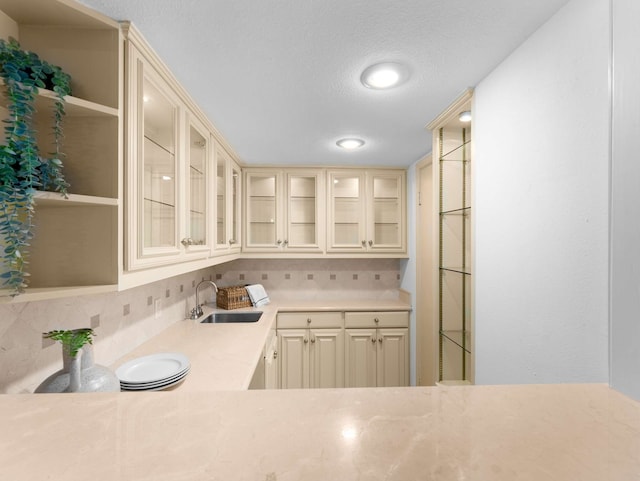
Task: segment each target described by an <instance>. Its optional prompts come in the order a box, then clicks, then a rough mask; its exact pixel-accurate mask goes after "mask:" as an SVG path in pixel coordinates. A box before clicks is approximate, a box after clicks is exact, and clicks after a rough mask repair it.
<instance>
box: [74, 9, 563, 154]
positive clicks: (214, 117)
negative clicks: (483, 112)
mask: <svg viewBox="0 0 640 481" xmlns="http://www.w3.org/2000/svg"><path fill="white" fill-rule="evenodd" d="M82 3H84V4H86V5H88V6H90V7H93V8H95V9H96V10H98V11H101V12H103V13H105V14H106V15H108V16H110V17H112V18H114V19H116V20H131V21H132V22H133V23H134V24H135V25H136V26H137V27H138V29H139V30H140V31H141V32H142V33H143V35H144V36H145V37H146V38H147V40H148V41H149V43H150V44H151V45H152V46H153V48H154V49H155V50H156V51H157V52H158V54H159V55H160V56H161V57H162V58H163V59H164V61H165V62H166V64H167V65H168V66H169V68H170V69H171V70H172V71H173V72H174V74H175V75H176V77H177V78H178V80H179V81H180V82H181V83H182V84H183V85H184V86H185V87H186V89H187V90H188V91H189V92H190V94H191V95H192V96H193V98H194V99H195V100H196V102H198V104H199V105H200V106H201V107H202V108H203V110H204V112H205V113H206V114H207V116H208V117H209V118H210V120H211V121H212V122H213V123H214V124H215V125H216V127H217V128H218V130H220V132H221V133H222V134H223V135H224V136H225V138H226V139H227V140H228V141H229V143H230V144H231V145H232V146H233V148H234V149H235V150H236V152H237V153H238V154H239V155H240V157H241V159H242V161H243V162H244V163H246V164H251V165H253V164H298V165H304V164H308V165H379V166H407V165H409V164H411V163H413V162H415V161H416V160H418V159H420V158H421V157H422V156H423V155H424V154H426V153H428V152H429V151H430V149H431V138H430V135H429V134H428V133H427V131H426V130H425V129H424V127H425V125H426V124H427V123H428V122H429V121H431V120H432V119H433V118H434V117H436V116H437V115H438V114H439V113H440V112H441V111H442V110H443V109H444V108H445V107H447V106H448V105H449V103H451V102H452V101H453V100H454V99H455V98H456V97H457V96H458V95H459V94H460V93H461V92H462V91H463V90H464V89H465V88H467V87H472V86H474V85H476V84H477V83H478V82H479V81H480V80H481V79H482V78H483V77H484V76H486V75H487V74H488V73H489V72H490V71H491V70H492V69H493V68H494V67H495V66H496V65H498V64H499V63H500V62H501V61H502V60H503V59H504V58H505V57H506V56H507V55H508V54H509V53H510V52H511V51H513V50H514V49H515V48H516V47H518V45H520V44H521V43H522V42H523V41H524V40H525V39H526V38H527V37H528V36H529V35H531V33H533V32H534V31H535V30H536V29H537V28H538V27H539V26H540V25H542V24H543V23H544V22H545V21H546V20H547V19H548V18H549V17H551V16H552V15H553V14H554V13H555V12H556V11H557V10H558V9H559V8H560V7H561V6H562V5H564V4H566V3H567V0H394V1H392V0H82ZM382 61H397V62H402V63H405V64H406V65H407V66H408V68H409V69H410V72H411V77H410V79H409V81H408V82H406V83H405V84H403V85H401V86H399V87H397V88H395V89H392V90H387V91H376V90H371V89H367V88H365V87H363V86H362V85H361V84H360V74H361V73H362V70H364V68H365V67H367V66H368V65H370V64H373V63H378V62H382ZM344 136H357V137H360V138H363V139H364V140H365V141H366V145H365V147H363V148H361V149H359V150H357V151H350V152H347V151H343V150H341V149H339V148H338V147H337V146H336V145H335V141H336V140H337V139H339V138H341V137H344Z"/></svg>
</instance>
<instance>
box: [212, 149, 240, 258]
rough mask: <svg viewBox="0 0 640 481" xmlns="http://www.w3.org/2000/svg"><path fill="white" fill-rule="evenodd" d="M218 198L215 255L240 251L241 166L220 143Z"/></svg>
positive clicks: (217, 175)
mask: <svg viewBox="0 0 640 481" xmlns="http://www.w3.org/2000/svg"><path fill="white" fill-rule="evenodd" d="M215 164H216V167H215V172H216V179H215V187H216V200H215V211H216V213H215V224H216V225H215V237H216V241H215V249H214V251H213V254H214V255H225V254H230V253H234V252H239V251H240V216H241V214H242V212H241V210H240V205H241V204H240V193H241V188H240V182H241V180H242V173H241V171H240V167H239V166H238V165H237V164H236V163H235V162H234V161H233V160H232V159H231V157H230V156H229V154H227V152H226V151H225V150H224V149H223V148H222V147H221V146H220V145H218V147H217V149H216V162H215Z"/></svg>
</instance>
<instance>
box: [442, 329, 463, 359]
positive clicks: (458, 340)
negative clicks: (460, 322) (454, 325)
mask: <svg viewBox="0 0 640 481" xmlns="http://www.w3.org/2000/svg"><path fill="white" fill-rule="evenodd" d="M440 335H441V336H442V337H446V338H447V339H448V340H449V341H451V342H453V343H454V344H455V345H456V346H458V347H459V348H461V349H464V351H465V352H466V353H467V354H471V349H470V345H471V343H470V340H469V339H468V337H469V336H470V335H471V333H470V332H469V331H462V330H459V331H458V330H456V331H440Z"/></svg>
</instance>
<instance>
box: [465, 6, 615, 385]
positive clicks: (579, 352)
mask: <svg viewBox="0 0 640 481" xmlns="http://www.w3.org/2000/svg"><path fill="white" fill-rule="evenodd" d="M608 18H609V7H608V0H573V1H571V2H570V3H568V4H567V5H566V6H565V7H564V8H563V9H561V10H560V11H559V12H558V13H557V14H556V15H555V16H554V17H553V18H551V19H550V20H549V21H548V22H547V23H546V24H545V25H543V26H542V27H541V28H540V29H539V30H538V31H537V32H536V33H534V34H533V35H532V36H531V37H530V38H529V39H528V40H527V41H526V42H525V43H524V44H522V45H521V46H520V47H519V48H518V49H517V50H516V51H514V52H513V54H512V55H510V57H508V58H507V59H506V60H505V61H504V62H503V63H502V64H501V65H500V66H499V67H498V68H497V69H496V70H494V71H493V72H492V73H491V74H490V75H489V76H488V77H487V78H486V79H484V80H483V81H482V82H481V83H480V84H479V85H478V86H477V88H476V91H475V97H474V99H475V100H474V107H473V115H474V118H473V128H474V132H473V135H474V176H475V177H474V184H473V185H474V186H475V200H474V202H473V205H474V210H475V247H476V251H475V252H476V265H475V273H476V275H475V276H474V282H475V293H476V312H475V331H476V382H477V383H478V384H490V383H498V384H500V383H558V382H606V381H607V379H608V358H607V357H608V172H609V170H608V169H609V167H608V165H609V136H608V135H609V127H608V122H609V121H608V106H609V98H608V54H609V27H608Z"/></svg>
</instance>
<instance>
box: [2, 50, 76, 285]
mask: <svg viewBox="0 0 640 481" xmlns="http://www.w3.org/2000/svg"><path fill="white" fill-rule="evenodd" d="M0 77H1V78H2V79H3V81H4V87H3V94H4V96H5V99H6V101H7V102H6V103H7V111H8V117H7V118H6V119H5V120H4V122H5V127H4V133H5V141H4V144H3V145H0V205H1V207H0V236H2V247H3V252H2V264H3V266H2V267H3V268H2V272H1V273H0V279H2V282H3V284H2V285H3V287H7V288H9V289H10V291H11V295H12V296H15V295H17V294H19V293H21V292H24V289H25V288H26V287H27V286H28V280H27V279H26V278H27V277H28V276H29V274H28V272H27V271H26V268H27V265H28V260H27V252H28V249H29V245H30V244H29V242H30V240H31V239H32V238H33V227H34V224H33V215H34V212H35V210H34V195H35V193H36V191H37V190H53V191H56V192H60V193H61V194H62V195H64V196H66V195H67V188H68V187H69V184H67V182H66V181H65V178H64V175H63V173H62V159H63V157H64V154H63V153H62V139H63V128H62V120H63V118H64V116H65V109H64V105H65V99H64V97H65V95H69V94H70V93H71V88H70V82H71V78H70V77H69V75H68V74H66V73H65V72H64V71H63V70H62V69H61V68H60V67H57V66H55V65H51V64H49V63H47V62H45V61H44V60H41V59H40V58H39V57H38V55H37V54H35V53H33V52H29V51H26V50H23V49H22V48H21V47H20V44H19V43H18V41H17V40H15V39H14V38H10V39H9V40H8V41H6V40H4V39H0ZM45 82H49V85H47V84H46V83H45ZM47 87H48V88H49V89H51V90H53V92H55V94H56V96H55V99H54V103H53V126H52V131H53V139H54V146H53V147H54V151H53V152H51V153H49V156H48V157H42V156H41V155H40V152H39V150H38V143H37V138H36V131H35V128H34V114H35V112H36V109H35V100H36V98H37V95H38V89H44V88H47Z"/></svg>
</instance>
